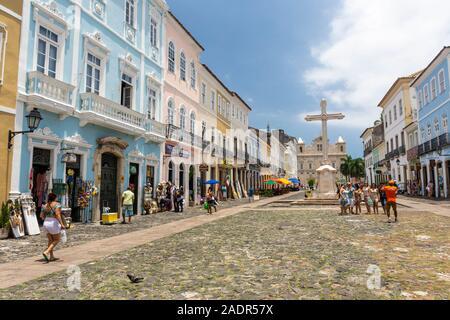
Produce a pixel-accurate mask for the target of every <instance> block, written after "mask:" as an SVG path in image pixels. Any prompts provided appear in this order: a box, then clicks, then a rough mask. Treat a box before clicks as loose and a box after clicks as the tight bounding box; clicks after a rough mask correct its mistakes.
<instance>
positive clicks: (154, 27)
mask: <svg viewBox="0 0 450 320" xmlns="http://www.w3.org/2000/svg"><path fill="white" fill-rule="evenodd" d="M150 44H151V46H152V47H153V48H157V47H158V22H156V20H155V19H153V18H152V19H151V21H150Z"/></svg>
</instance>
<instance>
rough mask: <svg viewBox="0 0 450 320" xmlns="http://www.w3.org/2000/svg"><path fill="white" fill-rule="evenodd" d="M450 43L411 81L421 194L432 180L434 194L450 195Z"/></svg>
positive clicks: (439, 195) (438, 195) (440, 195)
mask: <svg viewBox="0 0 450 320" xmlns="http://www.w3.org/2000/svg"><path fill="white" fill-rule="evenodd" d="M449 58H450V47H444V48H443V49H442V50H441V51H440V52H439V54H438V55H437V56H436V57H435V58H434V59H433V60H432V61H431V62H430V64H429V65H428V66H427V67H426V68H425V70H424V71H423V72H422V73H421V74H420V75H419V76H418V77H417V78H416V79H415V81H414V82H413V83H412V84H411V88H413V89H414V90H415V91H416V92H417V100H418V103H419V106H418V108H419V112H418V130H419V140H420V145H419V147H418V154H419V156H420V163H421V170H420V177H421V178H420V182H421V190H422V194H425V188H426V186H427V184H428V183H429V182H432V183H433V186H434V192H433V195H434V196H435V197H437V198H439V197H445V198H447V197H448V196H449V186H450V183H449V167H450V143H449V142H450V140H449V128H448V115H449V112H450V101H449V99H448V96H449V92H450V89H449V85H448V84H449Z"/></svg>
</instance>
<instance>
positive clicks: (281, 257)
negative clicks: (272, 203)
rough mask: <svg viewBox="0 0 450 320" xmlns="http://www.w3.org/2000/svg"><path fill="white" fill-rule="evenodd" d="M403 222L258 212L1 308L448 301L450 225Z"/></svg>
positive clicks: (97, 265) (97, 267)
mask: <svg viewBox="0 0 450 320" xmlns="http://www.w3.org/2000/svg"><path fill="white" fill-rule="evenodd" d="M400 218H401V220H400V223H399V224H388V223H386V217H385V216H382V215H378V216H377V215H370V216H367V215H364V216H344V217H342V216H338V215H337V214H336V210H333V211H328V210H324V211H321V210H317V209H315V210H307V209H298V210H296V211H295V210H292V208H290V209H289V210H286V211H283V210H282V209H276V210H273V209H271V208H267V209H263V208H261V209H258V210H256V211H250V212H244V213H241V214H238V215H236V216H232V217H229V218H225V219H223V220H220V221H216V222H213V223H210V224H207V225H204V226H201V227H198V228H195V229H192V230H189V231H186V232H183V233H180V234H176V235H173V236H170V237H168V238H164V239H161V240H158V241H156V242H153V243H151V244H148V245H144V246H141V247H138V248H135V249H133V250H130V251H128V252H123V253H121V254H118V255H113V256H110V257H107V258H104V259H101V260H98V261H94V262H91V263H87V264H85V265H82V266H80V268H81V291H80V292H78V291H72V292H71V291H69V290H68V289H67V287H66V286H65V284H66V280H67V275H66V273H57V274H52V275H49V276H46V277H44V278H40V279H38V280H33V281H31V282H28V283H25V284H23V285H20V286H16V287H12V288H9V289H5V290H0V298H2V299H11V298H17V299H42V298H45V299H449V298H450V294H449V292H450V241H449V230H450V219H449V218H447V217H442V216H437V215H433V214H429V213H423V212H413V211H404V212H402V214H401V216H400ZM378 268H379V269H378ZM378 270H379V271H380V273H381V282H380V284H381V288H380V289H375V290H369V289H368V286H367V283H368V281H369V283H370V284H375V285H376V284H377V281H376V275H377V271H378ZM368 271H370V272H372V274H368ZM127 272H132V273H134V274H136V275H138V276H142V277H144V281H143V282H142V283H139V284H132V283H130V281H129V280H128V279H127V277H126V273H127ZM374 279H375V281H371V280H374Z"/></svg>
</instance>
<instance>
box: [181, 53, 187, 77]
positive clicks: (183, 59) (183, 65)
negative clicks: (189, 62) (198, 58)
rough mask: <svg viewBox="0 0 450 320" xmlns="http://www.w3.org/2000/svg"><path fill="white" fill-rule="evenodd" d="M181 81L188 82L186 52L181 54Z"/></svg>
mask: <svg viewBox="0 0 450 320" xmlns="http://www.w3.org/2000/svg"><path fill="white" fill-rule="evenodd" d="M180 79H181V80H183V81H186V56H185V55H184V52H181V54H180Z"/></svg>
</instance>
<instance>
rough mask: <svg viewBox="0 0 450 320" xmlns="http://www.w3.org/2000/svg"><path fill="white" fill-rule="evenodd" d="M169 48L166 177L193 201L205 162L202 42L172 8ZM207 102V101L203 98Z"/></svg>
mask: <svg viewBox="0 0 450 320" xmlns="http://www.w3.org/2000/svg"><path fill="white" fill-rule="evenodd" d="M165 30H166V32H165V40H164V41H165V47H166V48H167V57H166V59H165V61H166V67H165V78H164V108H163V112H162V114H163V122H164V123H165V124H166V125H167V128H166V138H167V140H166V143H165V148H164V161H163V167H164V175H163V176H164V179H165V180H166V181H170V182H171V183H174V184H175V185H176V186H178V187H180V188H181V187H182V188H183V190H184V192H185V199H189V203H190V204H194V203H196V202H198V201H199V195H200V193H201V183H200V172H199V167H200V164H201V163H202V137H201V132H202V126H201V124H202V122H203V119H200V117H201V116H200V114H201V113H202V110H201V109H200V106H199V105H200V100H201V99H203V97H201V96H200V95H199V91H201V90H204V89H205V88H204V87H203V85H204V82H201V83H200V82H199V79H198V70H199V68H200V55H201V53H202V52H203V51H204V49H203V47H202V46H201V44H200V43H199V42H198V41H197V40H196V39H195V38H194V37H193V36H192V34H191V33H190V32H189V31H188V30H187V29H186V28H185V27H184V26H183V24H181V22H180V21H179V20H178V19H177V18H176V17H175V16H174V15H173V14H172V13H171V12H169V13H168V15H167V19H166V28H165ZM202 102H203V101H202Z"/></svg>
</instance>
